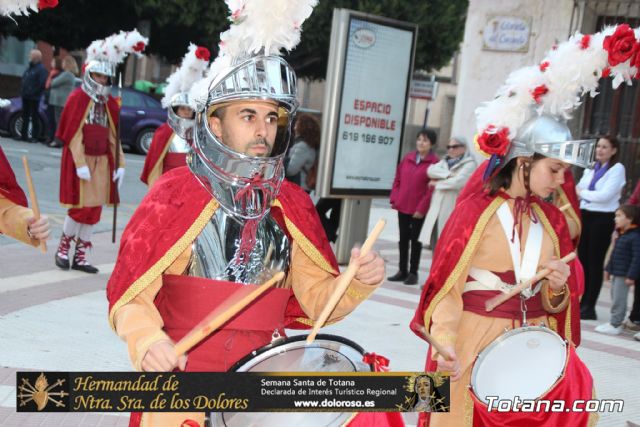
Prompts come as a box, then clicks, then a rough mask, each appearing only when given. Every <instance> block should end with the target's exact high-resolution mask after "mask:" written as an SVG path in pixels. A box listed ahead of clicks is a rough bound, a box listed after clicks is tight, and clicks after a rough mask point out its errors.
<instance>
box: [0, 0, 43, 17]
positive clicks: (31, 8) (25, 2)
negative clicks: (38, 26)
mask: <svg viewBox="0 0 640 427" xmlns="http://www.w3.org/2000/svg"><path fill="white" fill-rule="evenodd" d="M37 11H38V0H0V15H2V16H10V15H15V16H20V15H28V14H29V13H31V12H37Z"/></svg>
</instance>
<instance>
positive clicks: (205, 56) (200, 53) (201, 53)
mask: <svg viewBox="0 0 640 427" xmlns="http://www.w3.org/2000/svg"><path fill="white" fill-rule="evenodd" d="M196 58H198V59H202V60H203V61H207V62H209V58H211V52H209V49H207V48H206V47H202V46H198V48H197V49H196Z"/></svg>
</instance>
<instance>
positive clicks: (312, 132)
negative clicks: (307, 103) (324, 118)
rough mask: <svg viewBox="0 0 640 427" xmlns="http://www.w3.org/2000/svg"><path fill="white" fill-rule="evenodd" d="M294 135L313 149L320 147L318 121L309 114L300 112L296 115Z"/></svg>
mask: <svg viewBox="0 0 640 427" xmlns="http://www.w3.org/2000/svg"><path fill="white" fill-rule="evenodd" d="M294 129H295V136H296V138H298V137H299V138H302V140H303V141H304V142H306V143H307V144H309V146H310V147H311V148H313V149H315V150H317V149H318V148H320V122H319V121H318V119H316V118H315V117H314V116H312V115H311V114H305V113H301V114H298V115H297V117H296V125H295V127H294Z"/></svg>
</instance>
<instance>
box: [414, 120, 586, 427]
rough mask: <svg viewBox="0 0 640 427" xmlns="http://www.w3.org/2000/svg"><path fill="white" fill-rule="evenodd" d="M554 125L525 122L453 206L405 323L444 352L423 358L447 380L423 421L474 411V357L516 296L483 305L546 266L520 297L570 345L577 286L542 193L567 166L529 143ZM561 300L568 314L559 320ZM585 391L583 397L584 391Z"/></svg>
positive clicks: (558, 217) (506, 317)
mask: <svg viewBox="0 0 640 427" xmlns="http://www.w3.org/2000/svg"><path fill="white" fill-rule="evenodd" d="M563 126H564V127H566V126H565V125H564V124H562V123H560V122H558V121H557V120H555V119H554V118H552V117H550V116H540V117H534V118H532V119H531V120H530V121H529V122H528V123H525V124H524V125H523V126H522V128H521V133H519V134H518V136H517V137H516V138H515V139H514V141H512V142H511V144H510V145H507V146H505V151H504V152H503V153H501V155H502V156H503V157H502V158H503V160H504V161H503V162H500V164H499V166H497V167H495V166H494V167H495V170H493V171H491V170H490V171H489V172H488V173H487V174H486V175H485V176H489V177H490V178H489V180H488V182H487V183H486V186H485V187H484V188H483V187H482V186H480V185H476V188H478V189H479V191H476V192H475V194H472V195H469V196H468V197H467V198H466V199H465V200H464V201H462V202H460V203H459V204H458V206H457V207H456V210H455V211H454V213H453V215H452V217H451V219H450V220H449V222H448V223H447V226H446V228H445V230H444V232H443V234H442V236H441V238H440V241H439V244H438V248H437V250H436V252H435V256H434V260H433V265H432V268H431V271H432V272H433V273H432V274H431V276H430V277H429V279H428V280H427V283H426V285H425V288H424V291H423V294H422V298H421V303H420V306H419V308H418V310H417V312H416V316H415V318H414V320H413V323H412V327H413V328H414V330H415V329H417V328H419V326H420V325H429V326H430V333H431V334H432V335H433V336H434V338H436V339H437V340H438V341H439V342H440V343H441V344H444V346H445V349H446V350H447V351H448V352H449V353H450V354H451V355H452V356H453V360H451V361H445V360H444V358H443V357H442V355H440V354H437V353H431V355H430V357H428V360H427V368H428V369H433V368H437V370H439V371H447V372H450V373H451V381H452V382H451V412H450V413H449V414H435V413H434V414H431V416H430V422H431V423H430V424H429V425H431V426H443V425H447V426H460V425H463V420H464V419H467V420H468V419H469V418H470V417H471V418H472V417H473V403H472V401H471V396H470V394H469V391H468V385H469V383H470V375H471V367H472V363H473V360H474V358H475V356H476V355H477V354H479V353H480V352H481V351H482V349H484V348H485V347H486V346H487V345H489V344H490V343H491V342H492V341H494V340H495V339H496V338H497V337H499V336H500V335H501V334H502V333H504V331H505V329H511V328H514V327H518V326H519V325H520V324H521V320H522V318H523V315H522V307H521V302H520V298H517V297H516V298H511V300H509V301H507V302H506V303H504V304H503V305H501V306H499V307H497V308H496V309H495V310H494V311H492V312H490V313H487V312H486V311H485V302H486V301H487V300H488V299H490V298H492V297H494V296H495V295H498V294H499V293H500V292H502V289H506V288H508V287H509V286H511V285H513V284H515V283H518V282H521V281H524V280H526V279H527V278H531V277H533V276H534V275H535V273H536V272H537V271H538V270H540V269H541V268H543V267H546V268H549V269H550V270H551V274H549V275H548V276H547V279H546V280H544V281H543V282H542V283H541V286H536V287H535V288H532V291H533V295H532V296H531V297H530V298H529V299H528V300H527V301H526V308H527V319H528V322H529V324H534V325H537V324H545V325H549V326H551V327H552V328H554V329H557V331H558V333H560V335H562V336H563V337H565V338H566V339H568V340H569V341H570V342H573V343H574V344H577V343H578V340H579V321H577V319H576V318H575V313H576V312H577V308H576V307H577V292H576V289H577V284H576V283H575V281H574V280H573V279H572V278H571V277H570V272H571V271H570V267H569V266H568V265H567V264H565V263H564V262H562V261H560V260H559V259H558V257H559V256H560V255H562V256H564V255H566V254H567V253H568V252H570V251H571V250H573V244H572V242H571V237H570V234H569V230H568V227H567V223H566V220H565V219H564V217H563V215H562V213H561V212H560V211H559V210H558V209H557V208H556V207H554V206H552V205H551V204H550V203H547V202H544V201H543V200H542V199H543V198H546V197H549V195H550V194H551V193H552V192H553V191H555V190H556V189H557V188H558V187H559V186H560V185H562V183H563V182H564V174H565V170H566V169H567V167H568V166H569V165H568V164H567V163H565V162H563V161H562V160H560V159H555V158H550V157H544V156H542V155H541V154H538V150H539V148H538V146H537V145H536V144H535V143H534V141H536V142H543V141H545V139H544V138H545V136H546V134H547V132H548V131H549V127H551V128H554V127H555V128H559V129H560V130H563ZM556 130H557V129H556ZM567 131H568V130H567ZM553 134H554V135H558V134H562V133H553ZM564 134H568V133H567V132H564ZM568 135H569V137H570V134H568ZM483 142H484V141H482V140H480V141H479V145H480V148H483ZM549 142H556V143H557V141H549ZM560 144H562V142H560ZM484 148H486V147H484ZM488 167H491V165H489V166H488ZM469 224H471V226H469ZM517 243H519V244H517ZM570 306H572V307H573V308H574V309H573V314H574V318H569V319H567V309H568V307H570ZM576 323H578V324H577V325H576ZM525 369H526V368H525ZM588 393H589V395H588V396H586V397H585V398H587V399H588V398H589V397H590V393H591V390H590V389H589V390H588Z"/></svg>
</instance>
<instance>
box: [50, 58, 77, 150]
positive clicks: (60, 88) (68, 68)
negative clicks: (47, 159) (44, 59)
mask: <svg viewBox="0 0 640 427" xmlns="http://www.w3.org/2000/svg"><path fill="white" fill-rule="evenodd" d="M61 70H62V71H61V72H60V74H59V75H58V76H56V77H55V78H54V79H53V80H52V81H51V90H50V93H49V105H50V106H52V107H53V125H52V128H53V130H54V133H55V129H57V127H58V123H60V116H61V115H62V109H63V108H64V104H65V103H66V102H67V98H68V97H69V94H70V93H71V92H72V91H73V89H74V87H75V81H76V76H77V75H78V64H77V63H76V60H75V59H74V57H73V56H71V55H67V56H65V57H64V58H63V59H62V60H61ZM51 139H52V140H51V141H50V143H49V146H50V147H62V144H61V143H60V142H59V141H57V140H55V139H54V138H53V137H52V138H51Z"/></svg>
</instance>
